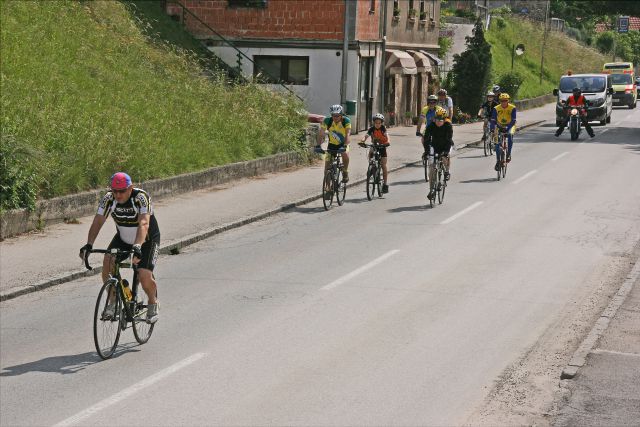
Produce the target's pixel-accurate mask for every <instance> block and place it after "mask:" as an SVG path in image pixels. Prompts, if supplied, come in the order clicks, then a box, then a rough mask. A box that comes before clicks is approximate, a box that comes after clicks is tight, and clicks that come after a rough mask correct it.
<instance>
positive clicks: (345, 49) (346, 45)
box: [340, 0, 349, 108]
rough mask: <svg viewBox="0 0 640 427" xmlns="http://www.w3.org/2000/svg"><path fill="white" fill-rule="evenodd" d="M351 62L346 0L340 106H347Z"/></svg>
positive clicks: (345, 1) (346, 2) (347, 2)
mask: <svg viewBox="0 0 640 427" xmlns="http://www.w3.org/2000/svg"><path fill="white" fill-rule="evenodd" d="M348 60H349V1H348V0H344V37H343V44H342V77H341V78H340V104H342V106H343V107H344V108H346V104H347V61H348Z"/></svg>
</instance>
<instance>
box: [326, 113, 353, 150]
mask: <svg viewBox="0 0 640 427" xmlns="http://www.w3.org/2000/svg"><path fill="white" fill-rule="evenodd" d="M322 129H323V130H324V131H325V132H327V133H328V134H329V144H332V145H344V143H345V141H346V139H347V135H348V133H347V132H350V131H351V120H349V117H343V118H342V121H339V122H338V123H336V122H334V121H333V118H331V117H327V118H326V119H324V120H323V121H322Z"/></svg>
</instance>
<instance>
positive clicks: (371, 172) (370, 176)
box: [366, 163, 376, 200]
mask: <svg viewBox="0 0 640 427" xmlns="http://www.w3.org/2000/svg"><path fill="white" fill-rule="evenodd" d="M366 185H367V199H368V200H371V199H373V193H374V191H375V187H376V167H375V165H374V164H373V163H370V164H369V168H368V169H367V182H366Z"/></svg>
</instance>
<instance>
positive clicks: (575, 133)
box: [564, 105, 587, 141]
mask: <svg viewBox="0 0 640 427" xmlns="http://www.w3.org/2000/svg"><path fill="white" fill-rule="evenodd" d="M564 109H565V110H566V111H568V114H569V123H568V126H569V133H570V134H571V140H572V141H575V140H577V139H578V137H579V136H580V132H581V131H582V120H581V117H582V115H584V114H585V112H586V111H587V108H586V106H584V107H575V106H571V105H565V106H564Z"/></svg>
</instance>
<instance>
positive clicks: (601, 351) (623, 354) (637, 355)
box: [592, 348, 640, 357]
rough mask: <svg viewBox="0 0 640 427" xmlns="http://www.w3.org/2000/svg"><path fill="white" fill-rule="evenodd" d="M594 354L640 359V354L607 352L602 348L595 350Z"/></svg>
mask: <svg viewBox="0 0 640 427" xmlns="http://www.w3.org/2000/svg"><path fill="white" fill-rule="evenodd" d="M592 353H595V354H615V355H617V356H629V357H640V354H638V353H626V352H623V351H615V350H605V349H602V348H596V349H595V350H593V351H592Z"/></svg>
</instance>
